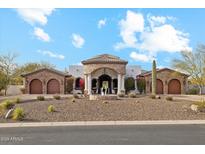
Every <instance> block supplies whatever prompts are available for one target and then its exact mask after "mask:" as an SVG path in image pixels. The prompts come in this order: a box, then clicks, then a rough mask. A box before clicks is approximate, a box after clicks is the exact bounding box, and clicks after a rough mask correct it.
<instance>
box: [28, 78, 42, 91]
mask: <svg viewBox="0 0 205 154" xmlns="http://www.w3.org/2000/svg"><path fill="white" fill-rule="evenodd" d="M29 87H30V94H42V93H43V86H42V82H41V81H40V80H39V79H34V80H32V81H31V82H30V85H29Z"/></svg>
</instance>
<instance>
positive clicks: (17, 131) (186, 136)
mask: <svg viewBox="0 0 205 154" xmlns="http://www.w3.org/2000/svg"><path fill="white" fill-rule="evenodd" d="M0 144H205V125H134V126H133V125H132V126H131V125H130V126H128V125H127V126H125V125H124V126H53V127H22V128H0Z"/></svg>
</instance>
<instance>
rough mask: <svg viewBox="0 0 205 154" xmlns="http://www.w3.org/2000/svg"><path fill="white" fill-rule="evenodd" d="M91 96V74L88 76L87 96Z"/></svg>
mask: <svg viewBox="0 0 205 154" xmlns="http://www.w3.org/2000/svg"><path fill="white" fill-rule="evenodd" d="M90 94H91V74H88V95H90Z"/></svg>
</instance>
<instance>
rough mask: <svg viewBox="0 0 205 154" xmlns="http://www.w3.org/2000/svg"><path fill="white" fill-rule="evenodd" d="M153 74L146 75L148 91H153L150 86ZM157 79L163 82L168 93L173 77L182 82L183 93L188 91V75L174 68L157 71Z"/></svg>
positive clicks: (165, 92) (165, 91)
mask: <svg viewBox="0 0 205 154" xmlns="http://www.w3.org/2000/svg"><path fill="white" fill-rule="evenodd" d="M151 77H152V75H151V74H150V75H147V76H145V81H146V93H151V91H150V86H151V81H152V79H151ZM157 79H160V80H161V81H162V82H163V89H164V94H168V84H169V82H170V81H171V80H172V79H177V80H179V82H180V84H181V94H185V92H186V86H187V76H185V75H183V74H179V73H177V72H175V71H172V70H163V71H159V72H157Z"/></svg>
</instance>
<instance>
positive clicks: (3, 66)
mask: <svg viewBox="0 0 205 154" xmlns="http://www.w3.org/2000/svg"><path fill="white" fill-rule="evenodd" d="M16 57H17V54H14V53H8V54H7V55H0V71H1V72H3V73H4V74H5V78H6V79H5V95H6V93H7V88H8V85H9V84H10V81H11V76H12V73H13V71H14V69H15V68H16V67H17V64H16V63H15V59H16Z"/></svg>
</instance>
